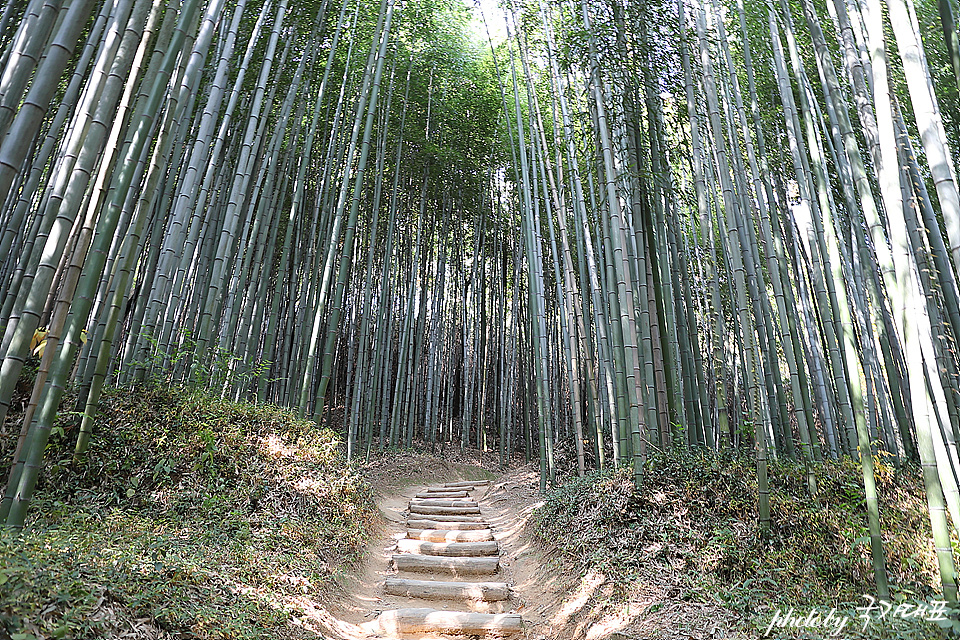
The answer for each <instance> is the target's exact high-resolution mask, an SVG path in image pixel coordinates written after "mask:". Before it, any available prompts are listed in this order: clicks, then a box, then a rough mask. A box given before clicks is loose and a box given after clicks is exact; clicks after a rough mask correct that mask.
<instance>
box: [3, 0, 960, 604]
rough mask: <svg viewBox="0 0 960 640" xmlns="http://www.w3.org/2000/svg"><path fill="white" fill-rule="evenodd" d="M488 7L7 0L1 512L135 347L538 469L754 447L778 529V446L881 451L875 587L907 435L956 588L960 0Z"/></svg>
mask: <svg viewBox="0 0 960 640" xmlns="http://www.w3.org/2000/svg"><path fill="white" fill-rule="evenodd" d="M484 8H485V11H483V12H482V13H481V12H480V11H478V10H477V9H476V8H473V7H470V6H467V5H465V4H463V2H462V0H380V1H379V2H376V1H373V0H344V2H343V4H338V3H337V2H336V0H308V1H304V2H290V1H289V0H183V1H182V2H180V1H177V0H9V1H8V2H5V3H4V4H3V6H2V9H0V11H2V13H0V63H2V72H0V140H2V143H0V283H2V289H0V300H2V302H0V304H2V312H0V335H2V342H0V357H2V365H0V417H3V418H4V419H5V421H6V422H5V424H4V428H5V429H19V430H20V439H19V441H18V446H17V450H16V452H15V453H14V457H13V459H11V460H9V461H8V463H9V467H6V466H5V467H4V470H5V473H6V475H7V480H8V481H7V483H6V491H5V493H4V495H3V499H2V504H0V521H2V522H5V523H6V525H7V526H9V527H14V528H19V527H22V526H23V524H24V519H25V517H26V513H27V509H28V506H29V504H30V501H31V498H32V496H33V492H34V488H35V486H36V483H37V479H38V474H39V471H40V468H41V463H42V460H43V455H44V450H45V448H46V445H47V442H48V439H49V437H50V435H51V432H52V430H53V429H54V428H57V429H59V430H61V431H63V433H64V434H65V435H67V436H69V437H72V438H75V439H76V456H77V458H78V459H82V456H83V454H84V451H85V449H86V447H87V443H88V442H89V440H90V438H95V437H96V433H94V432H93V424H94V423H93V419H92V418H93V416H94V415H95V414H96V410H97V405H98V402H99V399H100V395H101V390H102V389H103V387H104V385H105V384H112V385H122V386H130V387H135V385H138V384H143V383H154V384H168V383H177V382H183V383H187V384H190V385H195V386H202V387H207V388H209V389H210V391H211V392H213V393H218V394H222V395H223V396H227V397H231V398H236V399H246V400H251V401H256V402H267V401H269V402H275V403H278V404H281V405H286V406H290V407H293V408H296V410H297V411H298V412H299V413H300V414H301V415H303V416H309V417H313V418H314V419H316V420H317V421H318V422H324V421H326V422H330V423H337V424H341V425H342V428H343V431H344V433H345V438H346V442H347V453H348V456H349V457H351V458H352V457H356V456H363V455H367V454H369V452H370V451H371V450H372V449H373V448H378V449H383V448H385V447H393V446H410V445H411V444H412V443H413V442H414V441H417V442H424V443H427V444H428V445H430V446H433V447H440V449H441V450H443V449H444V448H465V447H473V446H478V447H482V448H484V449H485V450H488V451H490V450H495V451H498V452H499V455H500V457H501V460H506V459H507V458H509V457H510V456H513V455H519V454H521V453H522V454H523V455H525V456H526V457H527V458H537V457H538V458H539V461H540V468H541V486H542V487H545V486H546V485H547V484H548V483H549V482H552V481H553V480H554V479H555V477H556V474H557V470H558V468H560V469H567V468H570V469H572V468H573V467H574V465H575V466H576V469H577V470H578V471H579V472H580V473H581V474H582V473H584V472H585V471H586V470H588V469H592V468H603V467H605V466H609V465H621V464H632V465H633V468H634V470H635V474H636V477H637V479H638V482H639V481H640V479H641V472H642V469H643V464H644V461H645V458H646V456H647V454H648V453H649V452H651V451H652V450H664V449H667V448H672V447H690V448H708V449H715V450H740V451H745V452H748V454H750V455H755V457H756V464H757V480H758V487H759V501H758V505H757V511H758V518H759V521H760V524H761V527H762V529H763V530H767V529H769V528H770V526H771V514H770V508H769V503H768V490H767V486H768V485H767V464H768V461H769V460H770V458H771V457H781V458H794V459H797V460H799V461H802V462H803V464H804V465H805V468H806V469H807V470H808V482H809V489H810V492H811V499H813V496H814V495H815V492H816V468H817V464H818V461H820V460H823V459H825V458H839V457H842V456H851V457H853V458H854V459H856V460H858V461H859V462H860V463H861V465H862V468H863V479H864V492H865V493H864V495H865V498H866V504H867V507H868V515H869V523H870V534H871V549H872V552H873V562H874V570H875V577H876V580H877V587H878V591H879V593H880V594H881V595H885V594H886V589H887V587H886V578H885V570H884V556H883V548H882V544H881V537H880V533H881V532H880V528H879V527H880V525H879V514H878V502H877V490H876V486H875V481H874V457H875V456H881V455H882V456H886V457H889V458H890V459H892V460H893V462H894V464H896V465H898V466H900V465H911V464H917V465H920V466H921V467H922V471H923V478H924V482H925V486H926V491H927V498H928V501H929V510H930V524H931V532H932V535H933V538H934V540H935V544H936V549H937V555H938V560H939V563H940V570H941V577H942V581H943V590H944V595H945V597H946V598H947V599H948V600H950V601H956V599H957V586H956V584H957V583H956V567H955V566H954V558H953V555H952V553H951V545H950V535H951V521H952V523H953V525H952V526H954V527H958V526H960V489H958V469H960V450H958V446H957V443H958V441H960V374H958V372H960V367H958V350H957V348H956V346H957V345H956V339H957V337H958V336H960V297H958V288H957V281H958V275H960V274H958V272H960V197H958V190H957V178H956V172H957V165H956V164H955V161H954V158H953V154H954V153H956V152H957V149H958V140H960V103H958V92H960V52H958V49H960V47H958V33H957V26H956V22H955V18H954V13H955V11H956V2H955V1H954V0H939V2H938V3H936V6H934V5H933V3H932V2H930V1H929V0H923V2H920V3H914V2H912V1H911V0H885V1H881V0H824V1H821V0H794V1H792V2H788V1H787V0H773V1H772V2H764V3H761V2H753V3H749V4H746V3H744V2H743V0H736V1H734V0H699V1H694V0H676V1H675V2H671V1H661V0H653V1H651V2H637V1H635V0H504V3H501V6H500V7H495V6H494V5H493V4H492V3H490V4H484ZM488 34H490V37H489V38H488ZM921 34H922V37H921ZM29 380H32V383H31V386H28V387H27V390H26V391H24V381H29ZM30 389H32V393H31V392H30ZM68 391H69V392H70V393H69V395H67V396H66V397H67V398H69V403H75V406H65V405H66V404H67V403H66V402H65V401H64V398H65V394H66V393H67V392H68ZM25 394H29V400H26V401H25V400H24V398H25V397H26V395H25ZM58 411H64V412H67V411H73V414H72V415H75V416H79V417H77V418H76V419H72V418H71V419H68V420H66V421H63V420H61V421H59V422H56V423H55V418H56V416H57V412H58ZM55 425H56V426H55ZM63 425H66V426H63ZM948 513H949V519H948ZM774 515H775V514H774Z"/></svg>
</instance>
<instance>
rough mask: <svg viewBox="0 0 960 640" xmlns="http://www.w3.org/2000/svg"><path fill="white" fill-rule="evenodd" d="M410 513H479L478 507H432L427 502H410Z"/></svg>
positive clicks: (449, 514)
mask: <svg viewBox="0 0 960 640" xmlns="http://www.w3.org/2000/svg"><path fill="white" fill-rule="evenodd" d="M410 513H422V514H425V515H431V514H433V515H445V516H458V515H467V514H471V515H472V514H477V515H479V514H480V507H433V506H430V505H427V504H417V503H412V504H411V505H410Z"/></svg>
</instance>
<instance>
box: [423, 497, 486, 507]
mask: <svg viewBox="0 0 960 640" xmlns="http://www.w3.org/2000/svg"><path fill="white" fill-rule="evenodd" d="M410 504H418V505H422V506H425V507H476V506H479V505H477V501H476V500H464V499H463V498H455V499H452V500H451V499H449V498H414V499H413V500H411V501H410Z"/></svg>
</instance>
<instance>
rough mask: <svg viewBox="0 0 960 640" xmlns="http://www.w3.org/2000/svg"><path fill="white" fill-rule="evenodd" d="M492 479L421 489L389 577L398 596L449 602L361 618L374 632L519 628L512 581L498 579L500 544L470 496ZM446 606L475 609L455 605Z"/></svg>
mask: <svg viewBox="0 0 960 640" xmlns="http://www.w3.org/2000/svg"><path fill="white" fill-rule="evenodd" d="M487 484H488V481H486V480H481V481H476V482H448V483H447V484H445V485H443V486H442V487H429V488H426V489H424V490H423V491H421V492H420V493H417V495H416V497H415V498H413V499H411V500H410V504H409V507H408V511H409V516H408V518H407V532H406V537H404V538H402V539H400V540H398V541H397V549H396V553H395V554H394V555H393V556H392V559H391V564H392V566H393V568H395V569H396V571H397V573H396V575H395V576H391V577H388V578H387V579H386V580H385V582H384V591H386V593H387V594H390V595H393V596H401V597H407V598H411V599H417V600H429V601H438V603H440V604H438V606H444V608H443V609H434V608H425V607H409V608H402V609H393V610H391V611H384V612H382V613H381V614H380V615H379V616H378V617H377V619H376V620H373V621H372V622H367V623H364V624H363V625H362V626H363V628H364V629H365V630H366V631H367V633H368V634H371V636H372V637H381V638H404V637H408V636H409V634H424V633H431V634H450V635H471V636H483V637H504V636H510V635H513V634H516V633H519V632H520V631H521V629H522V625H523V619H522V618H521V617H520V615H519V614H511V613H505V610H506V608H507V606H508V601H509V599H510V587H509V586H508V585H507V584H506V583H505V582H497V581H495V576H496V575H497V574H498V573H499V572H500V544H499V543H498V542H497V541H496V540H495V539H494V537H493V529H492V528H491V527H490V525H489V524H488V523H486V522H484V519H483V516H482V514H481V512H480V505H479V504H478V503H477V501H476V500H474V499H473V498H472V497H471V495H470V494H471V493H473V492H474V491H476V490H477V487H480V486H486V485H487ZM447 607H458V608H461V607H462V608H464V609H469V610H468V611H467V610H464V611H456V610H449V609H448V608H447Z"/></svg>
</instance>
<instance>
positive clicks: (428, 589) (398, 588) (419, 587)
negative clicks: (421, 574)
mask: <svg viewBox="0 0 960 640" xmlns="http://www.w3.org/2000/svg"><path fill="white" fill-rule="evenodd" d="M384 588H385V589H386V592H387V593H389V594H390V595H392V596H406V597H407V598H424V599H427V600H432V599H437V600H473V601H479V602H499V601H502V600H509V599H510V587H508V586H507V583H506V582H436V581H433V580H406V579H404V578H393V577H390V578H387V579H386V581H385V582H384Z"/></svg>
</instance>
